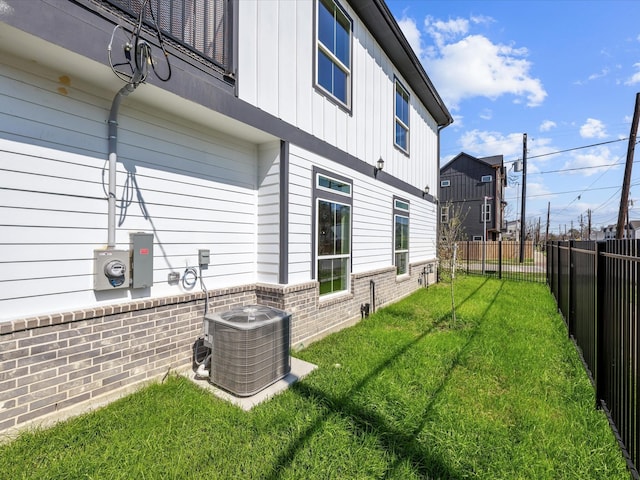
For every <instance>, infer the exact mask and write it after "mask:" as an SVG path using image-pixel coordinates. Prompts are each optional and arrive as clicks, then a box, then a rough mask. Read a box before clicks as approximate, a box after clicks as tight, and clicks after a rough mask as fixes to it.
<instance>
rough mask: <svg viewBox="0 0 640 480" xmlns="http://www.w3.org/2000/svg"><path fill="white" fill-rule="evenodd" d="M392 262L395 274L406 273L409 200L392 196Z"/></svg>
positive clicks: (407, 262) (407, 263)
mask: <svg viewBox="0 0 640 480" xmlns="http://www.w3.org/2000/svg"><path fill="white" fill-rule="evenodd" d="M393 222H394V231H395V235H394V242H393V255H394V257H393V264H394V265H395V266H396V275H404V274H406V273H408V265H409V202H407V201H405V200H401V199H399V198H394V200H393Z"/></svg>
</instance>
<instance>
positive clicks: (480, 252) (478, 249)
mask: <svg viewBox="0 0 640 480" xmlns="http://www.w3.org/2000/svg"><path fill="white" fill-rule="evenodd" d="M522 251H523V259H522V262H521V261H520V242H507V241H496V242H482V241H475V242H458V256H459V260H458V265H459V266H460V267H461V268H462V269H463V270H464V271H465V272H466V273H467V274H470V275H488V276H495V277H497V278H504V279H509V280H523V281H529V282H540V283H544V282H546V280H547V277H546V267H547V263H546V260H545V254H544V252H543V251H542V250H541V249H539V248H538V247H537V246H536V245H534V244H533V242H525V245H524V248H523V250H522Z"/></svg>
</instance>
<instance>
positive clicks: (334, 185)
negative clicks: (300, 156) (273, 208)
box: [314, 169, 352, 295]
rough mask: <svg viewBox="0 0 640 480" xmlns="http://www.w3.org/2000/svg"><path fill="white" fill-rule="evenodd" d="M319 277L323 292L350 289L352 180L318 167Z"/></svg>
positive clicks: (321, 291) (317, 223)
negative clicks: (321, 170) (322, 171)
mask: <svg viewBox="0 0 640 480" xmlns="http://www.w3.org/2000/svg"><path fill="white" fill-rule="evenodd" d="M314 175H315V188H314V199H315V205H316V206H315V225H314V227H315V229H316V232H315V241H316V278H317V280H318V282H319V283H320V295H327V294H330V293H337V292H342V291H346V290H348V289H349V275H350V273H351V204H352V200H351V191H352V184H351V182H349V181H348V180H346V179H340V178H336V177H334V176H329V174H324V173H321V172H319V171H317V170H316V169H314Z"/></svg>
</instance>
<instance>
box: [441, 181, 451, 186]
mask: <svg viewBox="0 0 640 480" xmlns="http://www.w3.org/2000/svg"><path fill="white" fill-rule="evenodd" d="M440 186H441V187H450V186H451V180H440Z"/></svg>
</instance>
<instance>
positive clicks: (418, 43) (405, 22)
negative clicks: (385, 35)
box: [398, 17, 424, 58]
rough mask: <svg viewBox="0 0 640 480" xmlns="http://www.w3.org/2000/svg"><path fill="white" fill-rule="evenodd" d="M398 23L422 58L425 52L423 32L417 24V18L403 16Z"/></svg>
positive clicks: (416, 52)
mask: <svg viewBox="0 0 640 480" xmlns="http://www.w3.org/2000/svg"><path fill="white" fill-rule="evenodd" d="M398 25H399V26H400V29H401V30H402V33H404V36H405V37H406V38H407V41H408V42H409V45H411V48H413V51H414V52H415V54H416V55H417V57H418V58H422V57H423V55H424V52H423V51H422V34H421V33H420V30H419V29H418V26H417V25H416V22H415V20H413V19H412V18H408V17H403V18H402V19H401V20H399V21H398Z"/></svg>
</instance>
